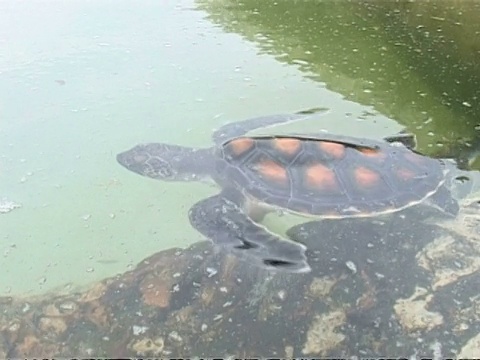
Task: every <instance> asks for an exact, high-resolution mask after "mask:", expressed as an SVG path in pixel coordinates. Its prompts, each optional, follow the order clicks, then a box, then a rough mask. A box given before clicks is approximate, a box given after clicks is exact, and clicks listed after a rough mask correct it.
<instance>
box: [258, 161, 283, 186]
mask: <svg viewBox="0 0 480 360" xmlns="http://www.w3.org/2000/svg"><path fill="white" fill-rule="evenodd" d="M255 169H256V170H257V171H258V173H259V174H260V175H262V176H263V177H265V178H267V179H269V180H274V181H277V182H280V183H284V184H286V183H287V181H288V173H287V170H286V169H285V168H284V167H283V166H281V165H279V164H277V163H276V162H275V161H273V160H264V161H262V162H259V163H258V164H257V165H256V166H255Z"/></svg>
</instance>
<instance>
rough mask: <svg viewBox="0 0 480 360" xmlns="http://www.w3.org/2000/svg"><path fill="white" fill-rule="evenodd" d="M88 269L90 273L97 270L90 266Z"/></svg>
mask: <svg viewBox="0 0 480 360" xmlns="http://www.w3.org/2000/svg"><path fill="white" fill-rule="evenodd" d="M86 271H87V272H88V273H91V272H94V271H95V269H94V268H93V267H89V268H87V270H86Z"/></svg>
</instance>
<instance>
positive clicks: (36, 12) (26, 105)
mask: <svg viewBox="0 0 480 360" xmlns="http://www.w3.org/2000/svg"><path fill="white" fill-rule="evenodd" d="M312 3H313V2H312ZM238 4H244V6H246V7H248V6H249V5H250V6H254V7H258V6H257V5H258V4H257V5H252V4H254V2H250V4H249V3H238ZM245 4H246V5H245ZM208 5H209V6H206V5H205V3H204V2H199V3H194V2H192V1H187V0H182V1H164V2H159V3H155V2H150V1H145V2H142V6H138V5H136V4H135V5H134V4H132V3H129V2H126V1H123V2H115V5H113V2H110V1H105V2H100V3H98V2H96V3H87V2H68V3H62V4H60V3H57V2H40V1H38V2H30V3H29V4H28V5H27V4H25V3H17V2H10V3H2V4H0V39H1V42H2V43H3V45H4V46H5V45H6V46H7V48H8V50H9V51H8V52H4V53H3V54H2V55H0V94H1V96H0V97H1V99H2V102H1V107H0V111H1V115H2V116H1V119H2V120H1V122H0V184H1V188H0V190H1V193H0V198H5V199H7V200H9V201H13V202H15V203H18V204H20V205H21V207H20V208H17V209H14V210H13V211H11V212H9V213H7V214H1V215H0V228H1V233H0V238H1V247H0V249H1V251H2V276H1V277H0V293H3V294H17V293H38V292H42V291H45V290H48V289H52V288H56V287H59V286H60V287H61V286H65V284H74V285H83V284H86V283H90V282H92V281H94V280H98V279H102V278H105V277H106V276H110V275H113V274H116V273H121V272H124V271H125V270H127V269H130V268H131V267H132V266H134V265H135V264H137V263H138V262H139V261H140V260H141V259H143V258H145V257H146V256H148V255H150V254H152V253H154V252H157V251H159V250H161V249H166V248H170V247H172V246H180V247H183V246H186V245H188V244H190V243H192V242H195V241H198V240H200V239H202V237H201V236H200V235H199V234H198V233H197V232H195V231H194V230H193V229H192V228H191V227H190V225H189V223H188V217H187V211H188V209H189V208H190V206H191V205H192V204H193V203H195V202H196V201H198V200H200V199H202V198H204V197H205V196H207V195H209V194H213V193H215V192H216V191H217V190H216V188H214V187H212V186H211V185H209V184H194V183H189V184H181V183H169V184H166V183H160V182H155V181H153V180H149V179H145V178H141V177H139V176H136V175H134V174H132V173H129V172H127V171H125V170H124V169H123V168H121V167H120V166H119V165H118V164H117V163H116V161H115V155H116V154H117V153H118V152H120V151H123V150H125V149H128V148H130V147H131V146H133V145H135V144H137V143H141V142H149V141H155V142H170V143H175V144H182V145H185V146H203V147H206V146H209V145H211V139H210V134H211V133H212V130H213V129H215V128H218V127H219V126H221V125H222V124H225V123H227V122H231V121H236V120H241V119H245V118H249V117H254V116H259V115H266V114H275V113H288V112H294V111H298V110H303V109H308V108H312V107H327V108H328V109H330V110H329V112H328V114H327V115H325V116H321V117H319V118H317V119H315V120H313V121H309V122H308V123H305V124H295V125H291V126H289V127H288V128H286V129H287V130H288V129H295V130H303V131H306V130H311V129H319V128H322V129H327V130H330V131H333V132H338V133H342V134H346V135H357V136H370V137H375V138H380V137H382V136H384V135H387V134H392V133H395V132H397V131H399V130H402V129H403V128H404V126H405V125H409V126H410V129H409V130H415V129H416V128H417V130H418V134H419V135H420V140H422V135H423V139H424V140H425V139H428V141H423V142H421V143H420V146H421V148H422V149H423V150H428V147H429V145H430V146H431V145H432V144H435V141H432V140H431V139H432V136H433V138H435V139H436V138H438V139H441V138H442V136H443V135H442V134H439V133H438V128H429V127H428V126H426V127H427V128H428V129H427V130H425V126H422V127H421V128H420V127H419V124H420V123H422V121H423V123H425V124H431V123H433V124H438V123H442V120H441V116H443V117H445V118H446V117H449V116H453V114H454V112H453V110H452V111H450V110H451V109H452V108H450V107H448V106H445V104H442V105H441V106H440V105H438V106H436V107H435V106H433V107H432V108H433V109H434V110H435V109H436V110H435V111H436V112H435V116H433V117H434V119H435V120H436V119H437V118H440V120H438V121H434V122H432V121H429V119H430V118H431V117H432V115H431V114H425V113H422V111H423V109H424V108H425V107H426V106H428V105H429V104H434V103H435V101H436V100H435V99H433V100H429V101H430V103H427V104H424V105H422V106H421V107H419V108H416V107H413V108H408V106H407V107H405V106H402V105H401V103H402V101H403V100H405V99H407V100H408V96H407V97H405V94H407V93H408V92H407V91H406V90H405V89H400V90H401V91H399V93H398V98H396V99H395V102H393V101H392V103H393V104H394V105H395V106H387V105H385V103H386V102H390V101H391V100H392V98H391V97H389V96H386V97H385V98H382V99H381V101H380V100H379V99H378V98H376V97H375V96H369V97H368V98H367V100H366V101H360V100H359V99H358V98H357V97H355V96H350V95H347V94H346V93H345V86H346V84H350V85H351V86H354V87H355V86H357V85H356V84H357V82H356V81H357V80H355V79H354V78H353V75H352V73H348V74H346V75H345V71H343V72H338V73H337V81H335V76H334V75H335V72H333V73H332V72H330V73H329V74H330V75H329V76H324V77H322V76H323V75H324V73H323V72H321V71H317V73H315V74H313V75H312V73H314V70H315V68H317V70H318V69H321V67H322V66H327V67H329V66H330V67H331V63H332V62H334V61H338V59H340V58H342V59H345V60H344V61H345V62H346V61H348V58H346V57H345V54H344V53H343V52H338V53H335V52H329V53H327V54H329V58H328V59H326V58H321V57H317V56H313V55H312V56H311V57H307V58H306V59H303V62H302V61H301V59H302V58H304V56H298V54H299V53H298V51H301V52H302V53H303V54H309V53H310V54H312V53H313V54H314V55H315V54H316V53H315V51H314V50H313V49H317V48H318V43H321V42H322V41H324V39H318V38H316V37H302V36H300V38H302V39H305V38H306V41H307V42H306V43H302V46H300V45H299V46H298V47H294V46H292V45H291V41H297V40H298V39H295V38H292V37H290V38H287V36H285V34H287V33H288V34H290V32H289V28H288V26H284V25H286V24H289V22H288V21H285V19H283V18H282V17H281V16H280V15H279V14H283V12H282V11H278V12H272V11H271V9H269V8H267V9H263V10H262V9H257V13H258V14H259V15H258V17H257V18H259V19H260V20H259V22H258V23H256V26H257V27H256V28H255V29H254V31H253V34H254V35H255V36H248V35H245V34H248V31H249V30H252V29H251V28H249V27H248V26H247V25H248V24H250V25H251V22H250V19H249V16H250V12H249V11H246V10H245V9H243V10H242V11H240V12H239V11H238V9H236V8H235V6H233V5H231V6H230V7H228V8H229V11H228V12H222V13H220V15H226V14H228V16H227V17H225V19H226V21H227V22H228V21H230V22H229V23H230V24H233V25H232V28H229V29H227V28H226V27H225V26H222V25H221V23H222V19H221V16H219V15H218V14H219V12H218V11H215V9H216V8H213V10H212V7H211V6H214V5H215V2H209V3H208ZM295 6H300V5H299V4H297V5H295ZM199 8H200V9H199ZM329 9H330V10H332V9H333V10H334V9H335V7H334V6H330V7H329ZM338 9H339V11H340V10H341V9H342V8H341V7H338ZM216 10H218V9H216ZM333 10H332V11H333ZM215 14H216V16H215ZM334 15H335V14H333V15H332V16H334ZM262 16H270V17H269V20H268V22H266V23H265V22H262V20H261V17H262ZM231 17H234V18H235V19H236V21H234V22H232V21H231ZM295 18H296V19H297V20H296V21H298V23H297V25H298V24H305V22H304V19H302V18H301V16H296V17H295ZM225 19H224V20H225ZM247 20H248V21H247ZM365 21H368V19H367V20H365ZM275 22H277V23H278V24H281V26H280V25H279V26H278V27H277V28H276V29H277V31H271V32H270V31H269V29H271V28H275ZM272 24H273V25H272ZM309 24H310V25H308V26H310V29H312V27H313V28H314V25H312V23H311V21H310V22H309ZM316 24H317V25H318V24H320V22H318V23H316ZM293 25H294V26H295V24H293ZM282 29H283V31H284V32H282ZM330 30H331V31H333V32H337V30H338V29H335V28H332V29H330ZM299 31H300V34H302V31H303V30H302V28H300V29H299ZM328 31H329V29H328V28H326V29H323V32H320V31H317V32H316V33H317V34H323V35H322V36H324V38H325V39H326V38H327V35H328ZM276 33H278V37H275V34H276ZM239 34H241V35H239ZM303 34H307V31H303ZM351 34H353V32H351V33H350V35H351ZM255 38H257V39H260V40H258V41H257V40H256V39H255ZM265 38H267V39H269V41H268V43H269V44H270V45H272V44H274V45H275V44H282V42H283V44H284V45H285V46H284V47H283V48H282V47H281V46H279V47H277V46H273V45H272V46H270V47H267V48H265V46H263V44H264V43H265V42H264V41H263V39H265ZM308 39H310V40H308ZM252 40H253V41H252ZM308 41H311V42H310V45H311V49H309V48H308V45H309V43H308ZM339 41H340V43H339V45H338V49H342V51H348V50H349V46H350V47H351V48H350V50H352V51H353V48H355V47H356V46H357V45H358V44H354V43H352V40H351V39H348V38H344V40H339ZM371 41H372V42H373V44H374V46H377V47H381V46H384V45H385V44H386V43H385V39H383V38H381V37H379V38H377V39H373V40H371ZM360 45H362V44H360ZM387 45H388V44H387ZM330 46H332V44H330ZM365 46H367V45H365ZM368 46H371V44H368ZM372 46H373V45H372ZM320 48H321V46H320ZM278 49H280V50H278ZM279 51H280V52H281V55H282V56H280V55H279ZM319 53H322V52H321V51H320V52H319ZM325 53H326V52H325ZM401 56H403V54H398V59H401ZM293 58H298V59H297V61H291V59H293ZM285 59H286V60H287V61H284V60H285ZM335 59H337V60H335ZM389 59H390V60H389V61H390V62H392V61H394V59H395V55H392V56H391V58H389ZM279 60H280V61H279ZM299 64H300V66H299ZM402 64H403V62H401V61H399V62H398V63H394V65H392V64H390V65H388V66H389V67H387V68H384V69H383V68H382V69H383V70H382V72H383V71H384V72H386V73H388V71H391V72H392V74H393V75H392V76H393V77H394V76H395V74H396V73H397V74H398V73H399V72H402V71H405V68H407V67H408V66H410V65H408V66H406V67H405V68H400V69H399V68H398V66H401V65H402ZM307 65H308V66H307ZM314 65H317V66H316V67H315V66H314ZM361 65H362V64H358V65H357V70H355V71H353V73H356V71H358V72H359V73H360V74H363V73H362V72H361ZM305 68H307V70H308V71H307V73H308V74H307V73H306V72H305ZM332 71H333V70H332ZM341 73H343V74H344V76H343V78H340V80H338V78H339V76H340V74H341ZM332 74H333V75H332ZM306 75H308V76H306ZM359 76H360V77H365V76H364V75H359ZM412 76H413V75H412ZM455 76H456V75H455V74H452V77H455ZM386 78H387V80H388V76H386ZM348 79H351V81H347V80H348ZM415 81H416V82H418V84H423V85H424V87H423V90H422V91H423V92H425V93H427V95H428V92H429V86H427V85H426V83H422V76H420V75H419V76H417V77H415ZM362 83H363V84H368V83H369V80H368V79H366V80H365V79H364V81H363V82H362ZM385 83H387V82H385ZM371 88H372V89H363V90H362V92H361V93H362V94H363V95H365V94H367V95H368V94H371V93H373V94H374V95H375V94H378V91H376V90H377V89H376V88H375V86H374V85H372V84H371ZM381 89H382V87H379V91H381ZM415 91H418V89H417V90H415ZM402 96H403V97H402ZM425 97H427V98H428V96H422V97H420V98H425ZM407 100H405V101H407ZM465 101H467V100H465ZM362 103H363V105H362ZM464 107H465V106H464ZM386 109H390V110H392V109H393V110H392V111H385V113H387V112H388V113H389V114H388V115H389V116H392V115H399V116H397V120H393V119H389V118H387V117H386V116H384V115H382V114H380V113H379V111H380V110H386ZM395 109H403V111H404V112H403V113H402V114H404V113H408V114H409V116H410V117H411V116H412V113H413V115H416V114H417V112H418V114H422V119H423V120H422V121H420V122H417V123H416V122H414V123H413V125H412V124H410V123H408V122H405V121H403V120H404V118H402V116H400V115H401V114H399V113H398V111H397V112H395ZM439 109H440V110H439ZM456 111H457V113H458V110H457V109H456ZM471 111H472V109H471V108H468V113H467V112H466V113H465V114H463V115H462V116H464V117H469V116H470V115H471ZM439 114H441V115H439ZM472 118H473V116H472ZM401 124H404V125H401ZM475 125H476V124H471V125H468V126H470V127H468V126H467V128H468V129H472V131H473V128H474V126H475ZM462 129H464V127H462ZM282 131H286V130H285V129H284V130H282ZM432 131H433V135H432V134H431V132H432ZM450 131H451V128H448V130H446V132H450ZM464 132H465V130H462V133H461V134H460V133H459V134H458V136H459V137H461V136H466V135H465V133H464ZM428 134H429V135H428ZM428 136H430V138H428ZM435 136H437V137H435Z"/></svg>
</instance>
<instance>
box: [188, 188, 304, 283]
mask: <svg viewBox="0 0 480 360" xmlns="http://www.w3.org/2000/svg"><path fill="white" fill-rule="evenodd" d="M226 195H227V194H226V192H225V191H224V192H222V193H221V194H219V195H215V196H212V197H209V198H207V199H204V200H201V201H199V202H198V203H196V204H195V205H194V206H193V207H192V208H191V209H190V211H189V218H190V223H191V224H192V226H193V227H194V228H195V229H197V230H198V231H199V232H200V233H202V234H203V235H204V236H205V237H207V238H208V239H210V240H211V241H212V242H213V243H214V244H215V245H220V246H221V247H223V248H226V249H228V250H229V251H231V252H232V253H233V254H235V255H237V256H239V257H240V258H242V259H244V260H249V261H250V260H252V261H254V262H257V263H260V264H261V266H263V267H265V268H267V269H271V270H282V271H288V272H295V273H302V272H308V271H310V266H309V265H308V263H307V261H306V256H305V250H306V247H305V246H304V245H303V244H300V243H295V242H292V241H289V240H287V239H283V238H281V237H279V236H278V235H275V234H273V233H271V232H269V231H268V230H267V229H266V228H265V227H263V226H261V225H258V224H256V223H254V222H253V221H252V220H251V219H250V218H249V217H248V216H247V215H246V214H245V213H244V211H243V210H242V209H241V208H240V206H239V205H238V204H236V203H235V202H233V201H231V200H229V199H228V197H227V196H226Z"/></svg>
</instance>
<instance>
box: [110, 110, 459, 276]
mask: <svg viewBox="0 0 480 360" xmlns="http://www.w3.org/2000/svg"><path fill="white" fill-rule="evenodd" d="M309 116H311V113H309V112H298V113H295V114H287V115H273V116H265V117H259V118H253V119H248V120H243V121H240V122H234V123H229V124H227V125H224V126H223V127H221V128H220V129H218V130H217V131H215V132H214V133H213V135H212V138H213V142H214V144H215V146H213V147H209V148H199V149H194V148H188V147H182V146H178V145H171V144H162V143H147V144H140V145H137V146H135V147H133V148H132V149H130V150H127V151H125V152H122V153H120V154H118V155H117V161H118V162H119V163H120V164H121V165H123V166H124V167H125V168H127V169H128V170H131V171H133V172H135V173H137V174H140V175H143V176H147V177H150V178H154V179H158V180H164V181H193V180H200V179H201V178H206V177H209V178H211V179H213V180H214V181H215V182H216V183H217V184H218V185H219V186H220V188H221V192H220V193H219V194H216V195H213V196H211V197H209V198H207V199H203V200H201V201H199V202H198V203H196V204H195V205H193V207H192V208H191V209H190V210H189V218H190V222H191V224H192V226H193V227H194V228H196V229H197V230H198V231H199V232H200V233H202V234H203V235H204V236H206V237H207V238H209V239H210V240H212V241H213V242H214V243H216V244H221V245H225V246H228V247H229V248H230V249H231V250H233V251H238V252H243V253H247V254H248V255H249V258H251V259H256V260H260V262H261V263H262V264H263V266H266V267H270V268H282V269H285V270H288V271H292V272H307V271H309V270H310V267H309V265H308V263H307V261H306V257H305V250H306V248H305V246H304V245H303V244H300V243H297V242H293V241H288V240H286V239H283V238H282V237H280V236H278V235H276V234H274V233H272V232H270V231H268V230H267V229H266V228H265V227H264V226H261V225H260V224H259V222H260V221H261V220H262V218H263V216H264V215H265V214H266V213H267V212H269V211H273V210H281V211H288V212H293V213H296V214H300V215H303V216H308V217H314V218H317V219H340V218H348V217H350V218H353V217H371V216H377V215H381V214H387V213H393V212H397V211H400V210H402V209H405V208H408V207H410V206H414V205H417V204H420V203H429V204H434V205H435V206H436V207H437V208H440V209H442V210H443V211H444V212H445V213H447V214H451V215H453V216H455V215H456V214H457V212H458V209H459V207H458V203H457V202H456V200H455V199H454V198H453V197H452V196H451V194H450V192H449V190H448V189H447V187H446V186H445V184H444V183H445V179H446V172H447V171H446V167H445V166H444V165H443V163H442V161H440V160H438V159H433V158H429V157H426V156H423V155H421V154H418V153H417V152H415V151H414V150H413V146H414V143H415V142H414V137H413V136H411V135H408V134H398V135H395V136H391V137H387V138H385V139H384V141H378V140H370V139H363V138H355V137H347V136H340V135H334V134H329V133H320V134H292V135H259V136H247V133H248V132H249V131H252V130H255V129H259V128H266V127H270V126H274V125H277V124H286V123H290V122H293V121H299V120H303V119H306V118H307V117H309Z"/></svg>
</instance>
